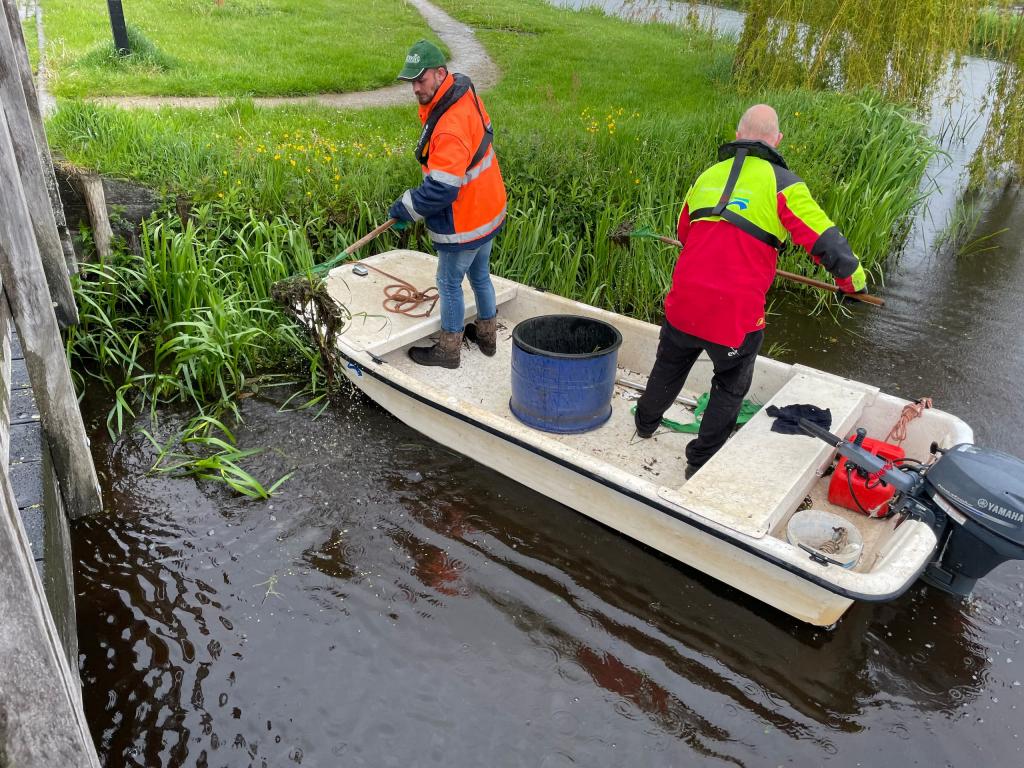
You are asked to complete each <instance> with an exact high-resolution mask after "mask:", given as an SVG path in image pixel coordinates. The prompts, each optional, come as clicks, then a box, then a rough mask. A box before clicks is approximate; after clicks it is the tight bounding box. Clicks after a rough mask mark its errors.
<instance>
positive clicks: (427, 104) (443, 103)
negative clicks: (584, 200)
mask: <svg viewBox="0 0 1024 768" xmlns="http://www.w3.org/2000/svg"><path fill="white" fill-rule="evenodd" d="M398 77H399V79H400V80H406V81H408V82H411V83H412V90H413V93H415V94H416V99H417V101H419V103H420V110H419V115H420V122H421V123H422V124H423V131H422V133H421V134H420V139H419V142H418V143H417V145H416V159H417V160H418V161H419V163H420V165H421V166H422V169H423V183H422V184H420V185H419V186H418V187H416V188H415V189H408V190H406V191H405V193H403V194H402V196H401V197H400V198H399V199H398V200H396V201H395V202H394V204H393V205H392V206H391V208H390V209H389V211H388V214H389V215H390V216H391V217H393V218H395V219H398V221H399V224H398V225H396V227H397V228H399V229H402V228H404V227H407V226H409V222H417V221H422V222H424V224H425V225H426V228H427V233H428V235H429V236H430V239H431V241H432V242H433V244H434V247H435V248H436V249H437V257H438V262H437V291H438V295H439V296H440V303H441V336H440V339H439V340H438V343H437V344H435V345H434V346H432V347H428V348H424V347H413V348H412V349H410V350H409V355H410V357H412V359H413V360H415V361H416V362H417V363H419V364H420V365H440V366H443V367H445V368H458V367H459V357H460V350H461V346H462V334H463V324H464V322H465V304H464V302H463V299H462V281H463V278H465V277H466V276H467V275H468V276H469V284H470V286H471V287H472V289H473V295H474V296H475V298H476V309H477V320H476V323H475V324H474V325H473V326H472V327H471V328H466V331H467V333H468V332H470V331H472V332H473V338H474V339H475V341H476V342H477V344H478V345H479V347H480V350H481V351H482V352H483V353H484V354H485V355H493V354H494V353H495V348H496V343H497V334H496V331H497V321H496V319H495V316H496V314H497V307H496V304H495V296H494V286H493V284H492V283H491V275H490V258H491V246H492V244H493V242H494V237H495V236H496V235H497V234H498V232H499V230H500V229H501V226H502V224H503V223H504V222H505V207H506V205H505V203H506V198H505V183H504V181H503V180H502V178H501V170H500V169H499V168H498V158H497V157H496V156H495V154H494V146H493V142H492V138H493V135H494V132H493V129H492V127H491V119H490V117H489V116H488V114H487V110H486V109H484V105H483V103H482V102H481V101H480V98H479V97H478V96H477V94H476V89H475V88H474V87H473V83H472V82H470V80H469V78H468V77H466V76H465V75H460V74H453V73H451V72H449V71H448V68H447V66H446V62H445V58H444V54H443V53H442V52H441V50H440V49H439V48H438V47H437V46H436V45H434V44H433V43H430V42H428V41H426V40H420V41H419V42H418V43H416V44H415V45H414V46H413V47H412V48H411V49H410V50H409V54H408V56H407V57H406V60H405V67H404V68H403V69H402V71H401V72H400V73H399V75H398Z"/></svg>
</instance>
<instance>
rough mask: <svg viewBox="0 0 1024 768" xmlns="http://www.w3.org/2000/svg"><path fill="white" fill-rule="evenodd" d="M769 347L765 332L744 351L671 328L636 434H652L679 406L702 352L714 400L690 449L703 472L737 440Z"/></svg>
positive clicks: (689, 456) (748, 340)
mask: <svg viewBox="0 0 1024 768" xmlns="http://www.w3.org/2000/svg"><path fill="white" fill-rule="evenodd" d="M762 342H764V331H753V332H751V333H748V334H747V335H746V336H745V337H744V339H743V344H742V345H740V347H739V348H737V349H733V348H732V347H724V346H722V345H721V344H712V343H711V342H710V341H705V340H704V339H699V338H697V337H696V336H691V335H690V334H688V333H683V332H682V331H680V330H678V329H676V328H674V327H673V326H671V325H669V323H668V321H667V320H666V321H665V322H664V324H662V326H661V339H660V341H659V342H658V356H657V358H656V359H655V361H654V368H653V369H652V370H651V376H650V378H649V379H648V380H647V390H646V391H645V392H644V394H643V396H642V397H641V398H640V401H639V402H638V403H637V405H636V429H637V431H638V432H640V433H643V434H650V433H652V432H654V430H655V429H657V428H658V425H659V424H660V423H661V417H662V416H664V415H665V411H667V410H668V408H669V406H670V405H672V403H673V402H674V401H675V399H676V397H677V396H678V395H679V392H680V391H681V390H682V388H683V384H684V383H685V382H686V377H687V375H688V374H689V373H690V369H691V368H692V367H693V364H694V363H695V362H697V358H698V357H700V353H701V352H707V353H708V357H710V358H711V363H712V364H713V366H714V371H715V373H714V376H713V377H712V379H711V399H710V400H709V401H708V407H707V409H706V410H705V411H704V416H703V418H702V419H701V422H700V432H699V433H698V434H697V439H696V440H691V441H690V442H689V443H688V444H687V446H686V460H687V462H689V463H690V464H692V465H693V466H695V467H699V466H701V465H702V464H704V462H706V461H707V460H708V459H710V458H711V457H712V456H713V455H714V454H715V453H716V452H717V451H718V449H719V448H721V447H722V446H723V445H725V441H726V440H728V439H729V435H730V434H732V430H733V427H735V426H736V417H737V416H739V413H740V407H741V406H742V405H743V398H744V397H745V396H746V394H747V392H749V391H750V383H751V381H752V380H753V378H754V363H755V362H756V361H757V353H758V351H759V350H760V349H761V344H762Z"/></svg>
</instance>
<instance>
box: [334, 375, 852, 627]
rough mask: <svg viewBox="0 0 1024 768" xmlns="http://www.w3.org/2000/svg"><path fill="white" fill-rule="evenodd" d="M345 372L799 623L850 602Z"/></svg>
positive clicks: (483, 458)
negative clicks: (797, 620) (795, 619)
mask: <svg viewBox="0 0 1024 768" xmlns="http://www.w3.org/2000/svg"><path fill="white" fill-rule="evenodd" d="M343 370H344V371H345V374H346V376H347V377H348V378H349V380H350V381H351V382H352V383H353V384H354V385H355V386H356V387H357V388H359V389H360V390H361V391H362V392H364V393H365V394H366V395H367V396H368V397H369V398H370V399H372V400H373V401H374V402H376V403H377V404H378V405H380V406H381V407H382V408H384V409H385V410H387V411H389V412H390V413H391V414H393V415H394V416H395V417H396V418H398V419H399V420H400V421H402V422H403V423H405V424H407V425H408V426H410V427H412V428H413V429H415V430H416V431H418V432H420V433H422V434H423V435H426V436H427V437H429V438H431V439H433V440H435V441H437V442H438V443H440V444H442V445H444V446H446V447H448V448H450V449H452V450H456V451H458V452H459V453H461V454H463V455H464V456H467V457H468V458H471V459H473V460H474V461H477V462H479V463H480V464H483V465H484V466H486V467H488V468H490V469H493V470H494V471H496V472H500V473H501V474H503V475H505V476H506V477H509V478H511V479H512V480H515V481H516V482H519V483H521V484H523V485H524V486H526V487H528V488H530V489H532V490H534V491H536V492H538V493H541V494H543V495H545V496H547V497H549V498H552V499H554V500H556V501H558V502H560V503H562V504H564V505H566V506H567V507H570V508H571V509H574V510H576V511H577V512H579V513H581V514H584V515H586V516H587V517H590V518H591V519H593V520H595V521H597V522H599V523H601V524H603V525H605V526H607V527H609V528H611V529H613V530H615V531H618V532H619V533H622V534H623V535H625V536H628V537H630V538H632V539H634V540H636V541H638V542H640V543H642V544H645V545H647V546H649V547H651V548H652V549H654V550H656V551H658V552H661V553H663V554H665V555H667V556H669V557H672V558H674V559H675V560H677V561H679V562H680V563H683V564H685V565H688V566H690V567H692V568H695V569H697V570H699V571H701V572H703V573H706V574H708V575H709V576H712V577H713V578H715V579H718V580H719V581H722V582H723V583H725V584H728V585H729V586H731V587H734V588H736V589H738V590H741V591H742V592H745V593H747V594H749V595H751V596H752V597H754V598H756V599H758V600H760V601H761V602H764V603H766V604H768V605H770V606H772V607H774V608H777V609H778V610H780V611H783V612H785V613H787V614H789V615H790V616H793V617H794V618H797V619H799V620H800V621H804V622H807V623H808V624H814V625H817V626H824V627H828V626H831V625H833V624H835V623H836V622H837V621H838V620H839V618H840V617H841V616H842V615H843V613H844V612H845V611H846V610H847V608H849V607H850V605H851V604H852V603H853V600H851V599H850V598H848V597H844V596H842V595H839V594H836V593H834V592H831V591H829V590H827V589H825V588H823V587H821V586H818V585H817V584H814V583H813V582H811V581H808V580H806V579H802V578H799V577H796V576H794V574H793V573H792V572H791V571H788V570H786V569H784V568H781V567H779V566H777V565H775V564H773V563H771V562H769V561H767V560H765V559H764V558H763V557H760V556H758V555H756V554H754V553H751V552H748V551H745V550H743V549H741V548H739V547H737V546H735V544H734V543H733V542H730V541H728V540H725V539H722V538H719V537H716V536H714V535H712V534H711V533H708V532H706V531H704V530H701V529H700V528H698V527H696V526H694V525H691V524H688V523H686V522H683V521H681V520H678V519H676V518H674V517H672V516H670V515H667V514H666V513H665V512H664V511H663V510H661V509H658V508H657V507H654V506H652V505H651V504H649V503H646V502H644V501H643V500H640V499H636V498H633V497H632V496H631V495H629V494H628V493H627V492H623V490H620V489H616V488H614V487H612V486H610V485H609V484H608V483H606V482H602V481H601V480H600V478H595V477H592V476H589V475H588V473H587V472H586V471H581V470H580V469H579V468H574V467H571V466H564V465H562V464H561V463H559V462H556V461H552V459H551V458H550V457H548V456H545V455H543V454H540V453H538V452H537V451H535V450H532V449H531V448H530V447H529V446H526V445H521V444H519V443H517V441H516V440H514V439H513V438H511V437H510V436H508V435H502V434H497V433H495V432H494V431H493V430H491V429H490V428H488V427H487V426H486V425H483V424H480V423H477V422H475V421H474V420H473V419H472V418H469V417H467V416H465V415H464V414H461V413H458V412H454V411H452V410H450V409H447V408H444V407H443V404H437V403H433V402H430V401H427V400H425V399H423V398H419V397H416V396H414V394H412V393H409V392H406V391H403V389H402V388H401V387H400V386H396V385H395V384H394V383H393V382H391V381H389V380H388V379H387V378H386V376H384V375H370V373H369V371H364V370H363V369H362V368H361V367H360V366H358V365H352V366H346V367H344V368H343Z"/></svg>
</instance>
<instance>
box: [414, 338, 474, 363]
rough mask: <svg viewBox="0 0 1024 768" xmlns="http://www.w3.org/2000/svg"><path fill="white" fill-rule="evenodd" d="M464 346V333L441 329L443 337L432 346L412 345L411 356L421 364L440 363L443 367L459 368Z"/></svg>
mask: <svg viewBox="0 0 1024 768" xmlns="http://www.w3.org/2000/svg"><path fill="white" fill-rule="evenodd" d="M461 348H462V333H461V332H459V333H448V332H447V331H441V337H440V338H439V339H438V340H437V344H435V345H434V346H432V347H412V348H410V349H409V357H411V358H412V359H413V362H416V363H419V364H420V365H439V366H441V367H442V368H458V367H459V353H460V352H461Z"/></svg>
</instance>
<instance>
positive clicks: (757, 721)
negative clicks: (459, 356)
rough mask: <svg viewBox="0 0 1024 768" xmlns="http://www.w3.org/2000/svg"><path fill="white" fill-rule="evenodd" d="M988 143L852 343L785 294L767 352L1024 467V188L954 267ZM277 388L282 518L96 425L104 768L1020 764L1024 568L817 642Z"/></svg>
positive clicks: (850, 625) (998, 208) (264, 427)
mask: <svg viewBox="0 0 1024 768" xmlns="http://www.w3.org/2000/svg"><path fill="white" fill-rule="evenodd" d="M971 66H972V67H980V66H981V65H980V64H979V63H977V62H975V63H973V64H972V65H971ZM971 71H973V70H971ZM982 74H983V73H982ZM979 77H980V75H979ZM974 80H975V75H974V74H972V75H970V76H969V77H968V78H967V79H966V84H967V85H968V86H970V85H971V83H973V82H974ZM974 85H975V88H974V91H975V93H973V94H972V93H971V92H970V88H968V89H967V93H966V95H965V98H966V99H967V100H968V101H970V99H972V98H973V99H975V100H977V99H978V98H980V94H983V92H984V83H983V81H981V80H979V81H978V82H977V83H974ZM976 133H977V131H976V130H975V131H974V132H973V134H972V132H971V131H967V134H969V135H968V136H967V137H966V139H965V141H964V142H963V143H953V144H951V145H949V146H947V149H949V151H950V152H951V154H952V155H953V159H954V161H955V162H954V164H953V165H951V166H948V167H936V168H935V169H933V172H932V175H933V176H934V178H935V179H936V181H937V183H939V185H940V191H939V193H938V194H937V195H936V196H935V197H934V198H933V203H932V206H931V213H930V215H928V216H925V217H922V220H921V221H920V222H919V226H918V227H917V228H916V229H915V232H914V234H913V235H912V237H911V242H910V245H909V247H908V250H907V252H906V253H905V254H904V256H903V257H902V259H901V260H900V261H899V263H898V264H897V265H894V267H893V269H892V270H891V273H890V275H889V276H888V280H887V286H886V287H885V288H884V289H882V290H881V291H880V293H881V294H882V295H883V296H884V297H885V298H886V300H887V301H888V306H887V307H886V309H885V310H882V311H879V310H875V309H872V308H870V307H867V306H864V307H857V308H856V309H855V311H854V312H853V315H852V317H850V318H849V319H847V320H846V321H844V323H843V324H842V325H836V324H834V323H833V322H832V321H830V320H828V319H822V318H814V317H809V316H807V307H806V306H804V305H803V304H801V303H800V302H797V301H790V302H789V303H787V304H785V305H783V306H782V308H781V314H780V316H778V317H774V318H771V322H770V326H769V337H768V340H769V342H777V343H778V344H780V345H783V346H784V348H785V349H786V350H787V351H785V352H784V353H783V355H782V357H783V358H785V359H787V360H790V361H799V362H804V363H807V364H809V365H813V366H816V367H819V368H822V369H824V370H827V371H832V372H835V373H838V374H842V375H845V376H851V377H853V378H857V379H862V380H865V381H869V382H872V383H874V384H877V385H879V386H881V387H883V388H884V389H886V390H889V391H893V392H897V393H901V394H903V395H906V396H910V397H917V396H921V395H930V396H932V397H933V398H934V399H935V402H936V405H937V406H939V407H942V408H944V409H947V410H950V411H952V412H954V413H957V414H958V415H960V416H962V417H963V418H965V419H966V420H967V421H968V422H969V423H970V424H971V425H972V426H973V427H974V429H975V431H976V435H977V440H978V442H979V443H982V444H985V445H988V446H991V447H994V448H999V449H1002V450H1006V451H1009V452H1012V453H1016V454H1018V455H1024V448H1022V446H1021V444H1020V435H1021V434H1022V433H1024V407H1022V405H1021V395H1022V386H1021V381H1022V379H1024V331H1022V324H1021V314H1022V309H1021V308H1022V302H1021V296H1022V294H1024V248H1022V245H1021V243H1022V238H1024V200H1022V199H1021V197H1020V196H1019V195H1018V193H1017V192H1016V191H1015V190H1009V191H1007V192H1006V193H1005V194H1004V195H1002V196H1001V197H999V198H998V199H997V200H995V201H994V202H993V203H992V205H991V208H990V211H989V213H988V214H987V215H986V216H985V218H984V219H983V221H982V222H981V225H980V228H979V231H978V232H977V233H976V234H975V237H977V236H979V235H982V234H985V233H993V232H998V231H999V230H1001V229H1003V228H1004V227H1005V228H1008V231H1006V232H1004V233H1002V234H999V235H997V236H996V237H994V238H993V241H992V242H993V243H994V244H996V245H998V246H999V247H998V248H997V249H996V250H993V251H989V252H983V253H976V254H974V255H972V256H959V257H958V256H956V255H955V254H951V253H943V252H936V249H935V248H934V244H935V240H936V237H935V233H936V232H937V231H938V230H939V229H941V227H942V226H943V224H944V221H945V218H946V216H947V215H948V212H949V210H950V209H951V208H952V205H953V203H955V201H956V197H957V195H956V191H955V190H956V183H955V178H956V176H957V175H958V173H959V172H960V171H959V169H960V168H961V167H962V166H959V165H958V162H959V160H958V157H960V156H963V157H967V156H969V154H970V151H971V148H972V147H971V144H972V142H973V141H976ZM972 136H973V138H972ZM960 159H962V157H960ZM284 397H285V395H284V394H281V395H280V396H279V397H277V398H274V397H257V398H252V399H250V400H247V401H245V402H244V405H243V413H244V417H245V427H244V428H242V429H241V432H240V435H239V438H240V442H241V443H243V444H244V445H245V446H253V447H262V446H272V448H271V449H270V450H268V451H267V452H266V453H264V454H263V455H262V456H260V457H258V458H257V459H256V460H254V461H252V462H251V463H250V464H249V465H248V466H249V468H250V469H251V470H252V471H253V472H254V474H256V475H257V476H259V477H261V478H264V479H267V480H272V479H274V478H276V477H278V476H280V475H281V474H283V473H285V472H288V471H294V472H295V474H294V476H293V477H292V478H291V479H290V480H289V481H288V482H287V483H286V484H285V485H284V486H283V488H282V492H281V494H280V495H279V496H277V497H275V498H274V499H273V500H272V501H270V502H250V501H244V500H240V499H238V498H236V497H233V496H231V495H229V494H228V493H226V492H223V491H222V490H220V489H218V488H215V487H211V486H210V485H208V484H206V485H202V486H199V485H197V484H196V483H194V482H193V481H191V480H174V479H169V478H167V477H161V476H153V475H149V474H147V473H146V470H147V469H148V468H149V466H150V465H151V464H152V462H153V459H154V455H153V451H152V449H151V447H150V446H149V444H148V443H147V442H146V441H145V439H144V438H143V437H141V436H139V435H137V434H136V435H130V436H127V437H125V438H124V439H122V440H121V441H119V442H117V443H116V444H111V443H110V442H109V441H108V440H107V439H106V438H105V429H104V428H103V417H104V415H105V409H106V405H105V404H102V403H97V404H94V406H93V407H91V408H90V411H89V416H88V418H90V420H91V422H92V431H93V440H94V445H95V450H96V453H97V460H98V464H99V466H100V470H101V476H102V481H103V484H104V497H105V499H106V503H107V512H106V513H105V514H104V515H103V516H101V517H98V518H94V519H91V520H87V521H83V522H80V523H78V524H77V525H76V526H75V528H74V553H75V558H76V565H77V572H76V580H77V588H78V618H79V635H80V642H81V669H82V675H83V679H84V682H85V690H84V694H85V703H86V711H87V714H88V717H89V721H90V724H91V726H92V730H93V735H94V737H95V739H96V741H97V743H98V745H99V749H100V752H101V756H102V758H103V761H104V764H105V765H106V766H108V768H121V767H122V766H146V768H154V767H156V766H160V767H161V768H171V767H172V766H174V767H177V766H196V767H197V768H214V767H218V768H219V767H221V766H224V767H229V768H246V767H247V766H256V767H258V768H270V767H272V766H290V765H303V766H317V767H320V766H326V767H329V768H333V767H335V766H338V767H339V768H340V767H343V766H344V767H347V766H375V767H376V766H401V767H402V768H407V767H408V766H435V765H437V766H441V765H443V766H569V765H582V766H588V767H589V766H595V767H596V766H623V765H627V766H679V765H738V766H776V765H798V766H808V765H821V764H828V765H836V766H859V765H863V766H877V765H889V764H892V763H893V762H894V761H899V762H900V763H902V764H906V765H927V766H1015V765H1020V764H1022V762H1024V758H1022V751H1021V746H1022V745H1021V736H1022V733H1024V722H1022V714H1024V686H1022V682H1024V647H1021V638H1022V637H1024V633H1022V630H1024V567H1022V565H1021V564H1019V563H1013V564H1008V565H1004V566H1002V567H1001V568H1000V569H999V570H997V571H996V572H995V573H994V574H993V575H992V576H991V577H990V578H988V579H987V580H984V581H982V582H980V583H979V586H978V588H977V590H976V592H975V597H974V598H973V599H972V600H971V601H970V602H961V601H958V600H955V599H953V598H950V597H948V596H945V595H943V594H940V593H938V592H936V591H934V590H931V589H929V588H926V587H924V586H922V585H917V586H915V587H914V588H912V589H911V590H910V592H909V593H908V594H907V595H905V596H904V597H903V598H901V599H899V600H897V601H895V602H894V603H891V604H886V605H880V606H855V607H854V608H853V609H852V610H851V611H850V612H849V613H848V614H847V615H846V616H845V617H844V618H843V620H842V621H841V622H840V624H839V625H838V626H837V627H836V628H835V629H834V630H832V631H830V632H826V631H821V630H816V629H812V628H809V627H806V626H803V625H800V624H798V623H796V622H794V621H792V620H790V619H788V618H787V617H785V616H783V615H781V614H779V613H777V612H775V611H772V610H771V609H769V608H767V607H765V606H763V605H760V604H758V603H756V602H754V601H752V600H749V599H747V598H746V597H745V596H744V595H743V594H740V593H737V592H735V591H734V590H732V589H730V588H728V587H725V586H722V585H721V584H718V583H716V582H714V581H712V580H710V579H708V578H706V577H704V576H702V575H701V574H699V573H696V572H694V571H692V570H690V569H688V568H686V567H685V566H681V565H679V564H676V563H673V562H670V561H667V560H665V559H664V558H662V557H660V556H658V555H657V554H655V553H652V552H651V551H649V550H646V549H644V548H643V547H640V546H638V545H636V544H634V543H633V542H631V541H629V540H627V539H625V538H623V537H621V536H619V535H617V534H615V533H612V532H610V531H608V530H606V529H604V528H602V527H600V526H598V525H597V524H595V523H593V522H591V521H589V520H587V519H585V518H584V517H582V516H581V515H578V514H576V513H574V512H572V511H570V510H568V509H566V508H564V507H562V506H560V505H558V504H554V503H552V502H550V501H549V500H547V499H546V498H544V497H542V496H539V495H537V494H535V493H533V492H532V491H531V490H530V489H528V488H525V487H522V486H520V485H517V484H515V483H512V482H510V481H508V480H505V479H504V478H502V477H501V476H499V475H497V474H495V473H493V472H490V471H488V470H486V469H484V468H483V467H481V466H479V465H477V464H475V463H473V462H472V461H469V460H467V459H464V458H462V457H460V456H458V455H456V454H454V453H452V452H450V451H448V450H446V449H444V448H442V447H440V446H439V445H437V444H435V443H433V442H431V441H430V440H429V439H427V438H425V437H422V436H420V435H418V434H417V433H415V432H413V431H411V430H409V429H408V428H406V427H405V426H403V425H402V424H400V423H398V422H397V421H395V420H394V419H393V418H391V417H390V416H389V415H388V414H386V413H384V412H383V411H381V410H380V409H379V408H378V407H377V406H375V405H374V404H372V403H370V402H369V401H367V400H365V399H364V398H362V397H360V396H353V397H352V398H350V399H346V400H344V401H343V402H341V403H338V404H337V405H335V406H334V407H332V408H330V409H328V410H327V411H325V412H324V414H323V415H322V416H321V417H320V418H319V419H314V418H313V414H311V413H308V412H286V413H282V412H279V410H278V404H279V401H280V400H283V399H284ZM166 418H167V421H166V422H165V423H164V424H163V425H162V426H163V428H164V429H171V428H173V426H174V423H173V417H170V416H168V417H166Z"/></svg>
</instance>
